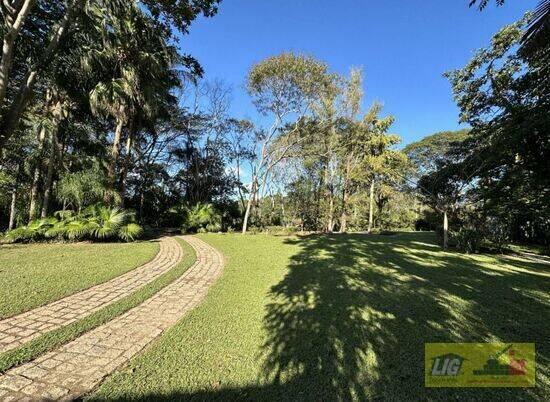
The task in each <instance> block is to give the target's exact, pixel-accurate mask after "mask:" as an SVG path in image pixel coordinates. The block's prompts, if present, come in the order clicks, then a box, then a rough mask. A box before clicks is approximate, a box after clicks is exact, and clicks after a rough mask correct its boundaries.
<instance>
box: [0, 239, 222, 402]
mask: <svg viewBox="0 0 550 402" xmlns="http://www.w3.org/2000/svg"><path fill="white" fill-rule="evenodd" d="M183 238H184V239H185V241H187V242H188V243H189V244H190V245H191V246H192V247H193V248H194V249H195V252H196V254H197V261H196V262H195V263H194V264H193V265H192V266H191V267H190V268H189V269H188V270H187V271H186V272H185V273H184V274H183V275H182V276H180V277H179V278H178V279H176V280H175V281H174V282H172V283H171V284H170V285H168V286H166V287H165V288H164V289H162V290H161V291H159V292H158V293H156V294H155V295H153V296H152V297H151V298H150V299H149V300H147V301H145V302H144V303H142V304H140V305H139V306H136V307H134V308H133V309H131V310H129V311H127V312H126V313H124V314H123V315H121V316H119V317H116V318H115V319H113V320H112V321H110V322H108V323H105V324H104V325H102V326H100V327H98V328H95V329H94V330H92V331H90V332H88V333H86V334H83V335H81V336H80V337H78V338H76V339H75V340H73V341H71V342H69V343H68V344H66V345H63V346H60V347H59V348H57V349H55V350H53V351H51V352H49V353H47V354H45V355H44V356H41V357H40V358H38V359H36V360H35V361H34V362H29V363H26V364H23V365H22V366H20V367H17V368H14V369H11V370H8V372H7V373H5V374H4V375H0V400H2V401H4V400H23V399H24V398H30V400H48V399H49V400H52V399H53V400H67V401H69V400H74V399H78V398H80V397H82V396H83V395H84V394H86V393H88V392H90V391H92V390H93V389H94V388H95V387H97V385H98V384H99V383H100V382H101V381H102V380H103V379H104V378H105V377H106V376H107V375H109V374H110V373H112V372H113V371H114V370H116V369H117V368H119V367H121V366H123V365H124V364H126V363H128V361H129V360H130V359H131V358H132V357H134V356H135V355H136V354H138V353H139V352H140V351H141V350H143V348H144V347H146V346H147V345H148V344H149V343H150V342H151V341H152V340H154V339H155V338H157V337H158V336H160V335H161V334H162V333H163V332H164V331H165V330H166V329H168V328H170V327H171V326H173V325H174V324H175V323H176V322H178V321H179V320H180V319H181V317H183V316H184V315H185V314H186V313H187V312H189V311H191V310H192V309H193V308H194V307H195V306H197V305H198V304H199V303H200V302H201V301H202V300H203V298H204V297H205V296H206V294H207V293H208V290H209V288H210V286H211V284H213V283H214V282H215V281H216V279H217V278H218V277H219V276H220V275H221V272H222V269H223V263H224V262H223V256H222V255H221V254H220V253H219V252H218V251H217V250H215V249H214V248H212V247H210V246H209V245H208V244H207V243H205V242H203V241H202V240H199V239H197V238H195V237H192V236H184V237H183ZM174 241H175V240H174ZM178 247H179V245H178ZM173 252H174V255H176V254H177V251H173ZM207 261H208V262H207ZM1 392H4V393H3V394H2V393H1Z"/></svg>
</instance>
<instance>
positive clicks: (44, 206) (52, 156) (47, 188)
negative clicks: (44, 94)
mask: <svg viewBox="0 0 550 402" xmlns="http://www.w3.org/2000/svg"><path fill="white" fill-rule="evenodd" d="M55 124H56V127H54V128H53V130H52V138H51V144H50V159H49V161H48V171H47V173H46V183H45V187H44V200H43V202H42V211H41V213H40V216H41V217H42V218H45V217H46V216H47V215H48V208H49V205H50V196H51V193H52V180H53V171H54V168H55V161H56V153H57V124H59V122H57V121H56V122H55Z"/></svg>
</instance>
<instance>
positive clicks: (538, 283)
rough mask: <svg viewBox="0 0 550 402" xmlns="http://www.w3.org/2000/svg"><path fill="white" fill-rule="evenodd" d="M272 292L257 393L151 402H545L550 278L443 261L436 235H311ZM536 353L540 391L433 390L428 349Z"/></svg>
mask: <svg viewBox="0 0 550 402" xmlns="http://www.w3.org/2000/svg"><path fill="white" fill-rule="evenodd" d="M287 242H288V243H289V244H292V245H297V246H298V247H299V249H300V251H299V252H298V253H297V254H296V255H294V256H293V257H292V259H291V263H290V266H289V270H288V273H287V274H286V276H285V277H284V278H283V280H282V281H281V282H280V283H278V284H276V285H275V286H273V287H272V288H271V290H270V292H269V295H268V297H269V300H270V301H269V303H268V305H267V307H266V315H265V318H264V326H265V329H266V334H267V335H266V336H267V338H266V341H265V344H264V346H263V348H262V351H261V353H260V356H259V357H260V358H261V359H262V361H263V362H264V364H263V372H262V375H261V378H260V379H259V380H258V384H257V385H251V386H249V387H243V388H223V389H218V390H205V391H203V392H197V393H192V394H177V395H166V396H161V395H150V396H149V398H147V399H151V400H155V399H156V400H257V401H283V400H291V401H336V400H343V401H347V400H394V401H408V400H450V399H460V400H518V399H522V400H543V399H546V398H548V394H549V392H550V391H549V387H550V382H549V375H550V374H549V369H548V367H549V354H548V352H549V351H548V340H547V338H548V335H549V331H548V329H549V324H548V318H549V317H548V311H549V307H550V306H549V304H548V297H547V295H546V293H547V292H548V290H549V288H548V284H549V279H550V274H549V271H548V267H547V266H544V265H542V264H536V263H528V262H525V263H520V262H517V261H512V260H509V259H506V258H504V257H483V258H481V257H473V256H467V255H461V254H456V253H442V252H441V251H440V249H439V247H437V246H436V245H435V244H434V242H433V238H432V235H431V234H424V235H419V234H400V235H397V236H392V237H387V236H366V235H345V236H341V235H333V236H321V235H311V236H307V237H302V238H298V239H289V240H287ZM489 341H501V342H535V343H536V344H537V384H538V385H537V387H536V388H531V389H503V388H498V389H480V388H477V389H428V388H425V387H424V344H425V343H427V342H489Z"/></svg>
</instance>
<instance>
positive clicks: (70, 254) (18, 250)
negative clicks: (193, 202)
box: [0, 241, 159, 318]
mask: <svg viewBox="0 0 550 402" xmlns="http://www.w3.org/2000/svg"><path fill="white" fill-rule="evenodd" d="M158 251H159V245H158V243H156V242H150V241H144V242H136V243H74V244H71V243H69V244H59V243H52V244H15V245H2V246H0V318H6V317H9V316H12V315H15V314H18V313H21V312H23V311H27V310H30V309H32V308H34V307H38V306H41V305H44V304H47V303H50V302H52V301H55V300H59V299H61V298H63V297H65V296H68V295H70V294H73V293H76V292H78V291H80V290H83V289H87V288H90V287H92V286H94V285H97V284H99V283H103V282H106V281H108V280H110V279H112V278H114V277H116V276H119V275H122V274H124V273H125V272H128V271H130V270H132V269H134V268H136V267H138V266H140V265H142V264H144V263H146V262H148V261H149V260H151V259H152V258H153V257H154V256H155V255H156V254H157V253H158Z"/></svg>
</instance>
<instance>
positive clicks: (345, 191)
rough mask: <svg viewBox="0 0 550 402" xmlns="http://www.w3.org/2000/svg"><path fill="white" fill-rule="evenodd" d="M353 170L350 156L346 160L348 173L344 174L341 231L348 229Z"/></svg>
mask: <svg viewBox="0 0 550 402" xmlns="http://www.w3.org/2000/svg"><path fill="white" fill-rule="evenodd" d="M350 172H351V162H350V160H349V158H348V160H347V162H346V173H345V174H344V183H343V194H342V215H341V216H340V233H345V232H347V230H348V214H347V208H348V201H349V188H348V186H349V176H350Z"/></svg>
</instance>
